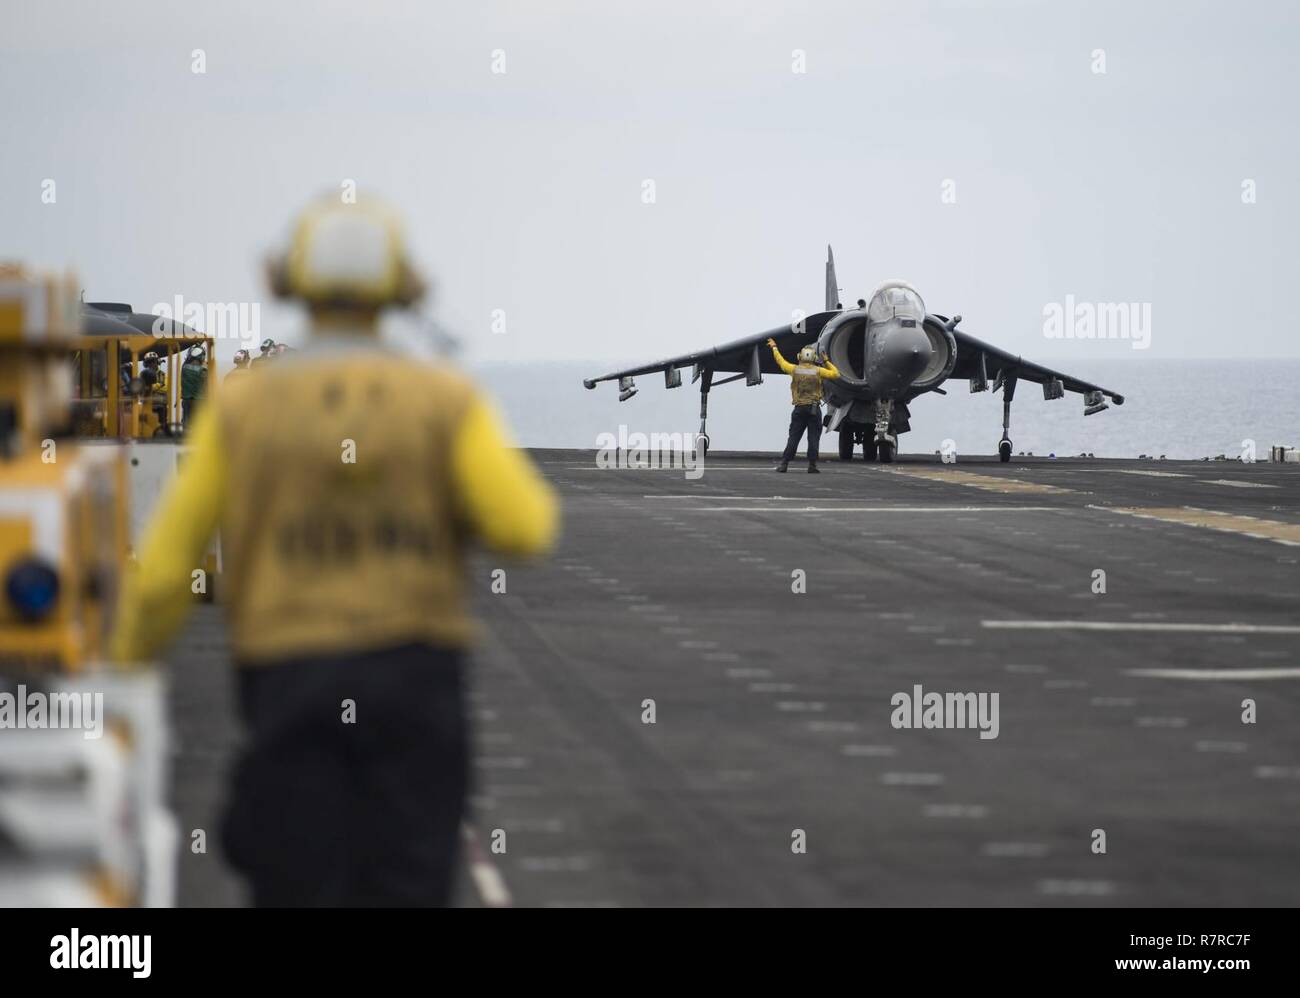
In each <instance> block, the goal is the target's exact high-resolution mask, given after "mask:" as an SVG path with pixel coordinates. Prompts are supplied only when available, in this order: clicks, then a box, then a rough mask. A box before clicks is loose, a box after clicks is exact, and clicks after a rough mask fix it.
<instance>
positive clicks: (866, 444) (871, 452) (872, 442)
mask: <svg viewBox="0 0 1300 998" xmlns="http://www.w3.org/2000/svg"><path fill="white" fill-rule="evenodd" d="M862 456H863V458H864V459H865V460H868V461H874V460H876V459H877V457H878V456H879V451H878V449H877V447H876V438H875V437H873V436H872V435H871V434H870V433H867V434H865V435H864V436H863V438H862Z"/></svg>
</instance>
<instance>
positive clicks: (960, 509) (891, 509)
mask: <svg viewBox="0 0 1300 998" xmlns="http://www.w3.org/2000/svg"><path fill="white" fill-rule="evenodd" d="M1069 509H1070V507H1068V506H780V507H774V506H692V507H686V508H684V509H682V510H681V512H683V513H1059V512H1063V511H1067V510H1069Z"/></svg>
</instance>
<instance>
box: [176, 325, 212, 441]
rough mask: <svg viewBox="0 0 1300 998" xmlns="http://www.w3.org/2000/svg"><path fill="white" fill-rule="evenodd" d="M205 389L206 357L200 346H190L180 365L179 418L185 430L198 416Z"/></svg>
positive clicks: (206, 384) (206, 378)
mask: <svg viewBox="0 0 1300 998" xmlns="http://www.w3.org/2000/svg"><path fill="white" fill-rule="evenodd" d="M207 387H208V364H207V355H206V354H205V353H204V351H203V348H202V347H201V346H197V345H196V346H192V347H190V350H189V353H188V354H186V356H185V362H184V363H183V364H181V418H182V419H183V420H184V422H185V429H187V430H188V429H189V428H190V421H191V420H192V419H194V417H195V416H196V415H197V414H198V411H199V402H200V400H202V398H203V395H204V392H205V391H206V390H207Z"/></svg>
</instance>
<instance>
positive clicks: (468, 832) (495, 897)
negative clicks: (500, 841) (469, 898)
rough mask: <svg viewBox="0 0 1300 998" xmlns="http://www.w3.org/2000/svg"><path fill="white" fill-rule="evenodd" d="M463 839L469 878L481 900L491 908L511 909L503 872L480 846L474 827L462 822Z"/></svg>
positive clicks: (508, 890)
mask: <svg viewBox="0 0 1300 998" xmlns="http://www.w3.org/2000/svg"><path fill="white" fill-rule="evenodd" d="M460 834H461V839H462V840H463V841H464V843H465V857H466V859H467V861H468V862H469V876H470V879H471V880H472V881H474V888H475V889H476V890H477V891H478V896H479V899H480V900H482V902H483V904H484V905H486V906H487V907H489V908H509V907H510V905H511V902H512V899H511V897H510V889H509V888H508V887H506V882H505V878H504V877H502V876H501V871H500V870H498V869H497V868H496V866H495V865H493V863H492V860H490V859H489V858H488V854H487V853H486V852H484V851H483V847H482V846H481V845H480V844H479V840H478V835H477V834H476V833H475V831H474V828H473V826H471V825H469V824H467V823H464V822H462V823H461V826H460Z"/></svg>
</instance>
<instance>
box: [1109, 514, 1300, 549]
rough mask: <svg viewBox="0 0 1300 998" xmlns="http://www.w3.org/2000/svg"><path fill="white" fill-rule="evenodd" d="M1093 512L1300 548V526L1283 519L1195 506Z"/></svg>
mask: <svg viewBox="0 0 1300 998" xmlns="http://www.w3.org/2000/svg"><path fill="white" fill-rule="evenodd" d="M1088 508H1089V509H1101V510H1106V511H1107V512H1110V513H1123V514H1124V515H1125V516H1136V517H1140V518H1141V519H1144V520H1162V521H1163V522H1165V523H1179V524H1182V525H1183V526H1185V527H1204V528H1206V529H1208V530H1220V531H1224V532H1225V533H1230V534H1244V535H1245V536H1246V537H1255V538H1259V539H1260V540H1266V541H1276V542H1277V543H1278V544H1289V545H1291V546H1293V547H1295V546H1300V523H1287V522H1285V521H1283V520H1261V519H1259V518H1258V517H1254V516H1243V515H1241V514H1238V513H1221V512H1219V511H1218V510H1214V509H1197V508H1195V507H1194V506H1151V507H1132V506H1093V505H1089V507H1088Z"/></svg>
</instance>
